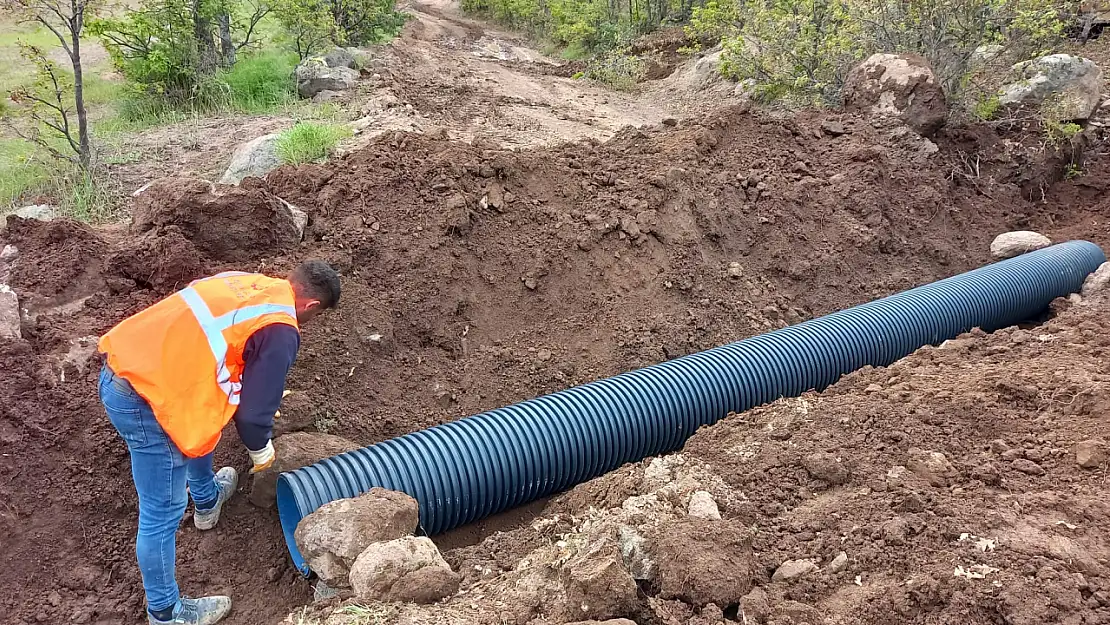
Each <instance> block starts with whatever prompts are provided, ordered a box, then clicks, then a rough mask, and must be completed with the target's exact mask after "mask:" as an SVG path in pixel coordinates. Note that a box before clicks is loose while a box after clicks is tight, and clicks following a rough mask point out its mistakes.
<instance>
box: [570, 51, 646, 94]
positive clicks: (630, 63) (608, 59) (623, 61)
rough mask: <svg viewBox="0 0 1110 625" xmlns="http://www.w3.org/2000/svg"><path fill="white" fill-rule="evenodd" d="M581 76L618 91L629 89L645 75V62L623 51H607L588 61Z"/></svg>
mask: <svg viewBox="0 0 1110 625" xmlns="http://www.w3.org/2000/svg"><path fill="white" fill-rule="evenodd" d="M582 76H583V77H585V78H589V79H590V80H596V81H597V82H600V83H602V84H605V85H608V86H610V87H612V88H614V89H617V90H618V91H631V90H632V89H634V88H635V87H636V85H638V84H640V82H642V81H643V80H644V77H645V76H647V62H646V61H644V59H642V58H640V57H638V56H633V55H630V54H627V53H625V52H623V51H614V52H608V53H605V54H603V55H601V56H598V57H595V58H593V59H591V60H590V61H588V62H587V63H586V69H585V70H584V71H583V72H582Z"/></svg>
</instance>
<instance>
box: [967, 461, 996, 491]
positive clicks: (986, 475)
mask: <svg viewBox="0 0 1110 625" xmlns="http://www.w3.org/2000/svg"><path fill="white" fill-rule="evenodd" d="M971 477H972V478H974V479H976V480H979V481H980V482H982V483H984V484H986V485H988V486H998V485H999V484H1001V483H1002V471H1000V470H999V469H998V466H997V465H995V464H994V463H993V462H987V463H985V464H981V465H979V466H977V467H975V468H974V469H972V471H971Z"/></svg>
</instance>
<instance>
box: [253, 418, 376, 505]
mask: <svg viewBox="0 0 1110 625" xmlns="http://www.w3.org/2000/svg"><path fill="white" fill-rule="evenodd" d="M358 448H359V446H358V445H356V444H355V443H352V442H351V441H349V440H347V439H345V438H343V437H341V436H334V435H332V434H315V433H310V432H294V433H292V434H286V435H284V436H279V437H277V438H275V439H274V453H275V458H274V465H273V466H272V467H271V468H270V469H268V470H266V471H263V472H261V473H256V474H255V475H254V482H253V483H252V485H251V494H250V500H251V503H253V504H254V505H256V506H259V507H262V508H272V507H274V506H275V505H276V504H277V477H278V474H280V473H282V472H285V471H293V470H295V469H299V468H301V467H306V466H308V465H310V464H315V463H317V462H320V461H321V460H323V459H325V458H331V457H332V456H337V455H339V454H342V453H346V452H348V451H354V450H356V449H358Z"/></svg>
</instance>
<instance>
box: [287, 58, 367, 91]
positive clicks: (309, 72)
mask: <svg viewBox="0 0 1110 625" xmlns="http://www.w3.org/2000/svg"><path fill="white" fill-rule="evenodd" d="M294 74H295V75H296V78H297V93H298V94H300V96H301V97H302V98H305V99H308V98H311V97H313V96H315V95H316V94H317V93H320V92H321V91H346V90H348V89H350V88H352V87H354V86H355V83H356V82H358V72H357V71H355V70H353V69H351V68H349V67H328V64H327V61H325V60H324V59H323V58H321V57H313V58H310V59H305V60H304V61H302V62H301V64H300V65H298V66H297V69H296V71H295V72H294Z"/></svg>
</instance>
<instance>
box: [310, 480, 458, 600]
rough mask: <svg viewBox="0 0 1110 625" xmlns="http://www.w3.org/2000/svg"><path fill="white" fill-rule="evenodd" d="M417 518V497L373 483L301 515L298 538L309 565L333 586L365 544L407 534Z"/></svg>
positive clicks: (340, 582) (340, 581)
mask: <svg viewBox="0 0 1110 625" xmlns="http://www.w3.org/2000/svg"><path fill="white" fill-rule="evenodd" d="M419 522H420V508H419V506H418V505H417V503H416V500H415V499H413V498H412V497H409V496H408V495H406V494H404V493H399V492H396V491H391V490H386V489H384V488H372V489H370V491H369V492H367V493H365V494H363V495H360V496H358V497H354V498H352V499H339V500H337V501H332V502H330V503H326V504H324V505H323V506H321V507H320V508H319V509H318V510H316V511H315V512H313V513H312V514H310V515H308V516H306V517H305V518H303V519H301V522H300V523H298V524H297V530H296V532H295V533H294V538H295V539H296V541H297V548H298V549H300V551H301V554H302V555H303V556H304V559H305V562H307V563H308V566H309V568H311V569H312V570H313V572H315V573H316V574H317V575H318V576H320V579H322V580H324V582H326V583H327V584H328V585H329V586H332V587H333V588H334V587H342V586H346V585H347V584H348V578H347V576H348V575H349V574H350V569H351V565H352V564H354V562H355V559H356V558H358V557H359V555H361V554H362V552H363V551H365V550H366V548H367V547H369V546H370V545H372V544H374V543H380V542H387V541H391V540H395V539H398V538H404V537H406V536H409V535H411V534H412V533H413V532H415V531H416V527H417V525H418V524H419ZM436 555H438V552H436Z"/></svg>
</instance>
